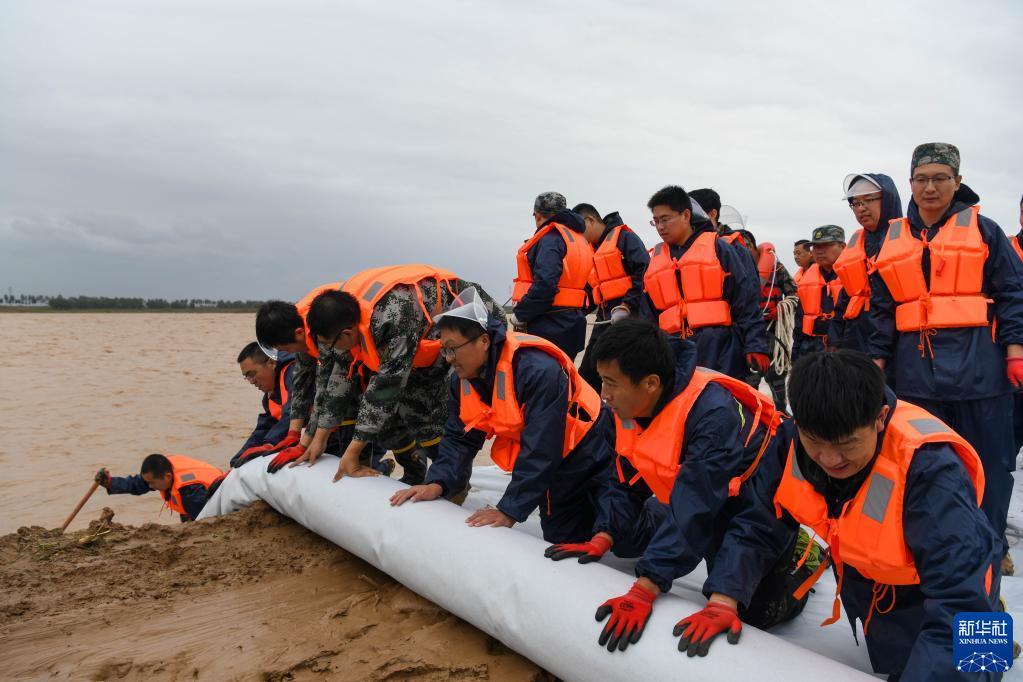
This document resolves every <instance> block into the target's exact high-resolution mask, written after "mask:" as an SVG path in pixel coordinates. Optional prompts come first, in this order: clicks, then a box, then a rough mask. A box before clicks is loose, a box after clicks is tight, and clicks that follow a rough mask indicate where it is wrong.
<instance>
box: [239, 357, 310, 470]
mask: <svg viewBox="0 0 1023 682" xmlns="http://www.w3.org/2000/svg"><path fill="white" fill-rule="evenodd" d="M238 367H239V369H240V370H241V373H242V377H244V378H245V381H247V382H249V383H250V384H252V385H253V386H255V387H256V388H258V389H259V390H260V391H261V392H262V393H263V411H262V412H261V413H260V415H259V417H257V418H256V428H254V429H253V430H252V433H251V434H249V437H248V439H247V440H246V441H245V444H244V445H242V447H241V449H240V450H238V452H237V453H236V454H235V456H234V457H232V458H231V466H232V467H239V466H241V465H242V464H245V463H246V462H248V461H249V460H251V459H254V458H256V457H263V456H265V455H269V454H270V453H272V452H273V451H274V446H275V445H277V443H279V442H281V441H282V440H284V438H285V437H286V436H287V435H288V428H289V425H290V424H291V394H292V392H293V391H294V388H295V384H294V377H295V356H294V355H292V354H291V353H278V354H277V359H276V360H271V359H270V358H269V357H267V355H266V353H264V352H263V349H261V348H260V347H259V344H258V343H257V342H255V341H253V342H252V343H250V344H248V345H247V346H245V348H242V351H241V353H239V354H238Z"/></svg>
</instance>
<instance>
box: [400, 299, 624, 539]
mask: <svg viewBox="0 0 1023 682" xmlns="http://www.w3.org/2000/svg"><path fill="white" fill-rule="evenodd" d="M436 322H437V326H438V328H439V330H440V340H441V352H442V353H443V355H444V358H445V359H446V360H447V361H448V362H449V363H450V364H451V367H452V368H453V369H454V375H452V377H451V388H450V393H451V396H450V399H449V402H448V406H449V407H448V419H447V423H446V424H445V426H444V435H443V437H442V439H441V442H440V449H439V453H438V455H437V459H436V461H434V463H433V466H432V467H430V470H429V472H428V473H427V475H426V481H425V483H424V484H423V485H416V486H412V487H411V488H408V489H407V490H402V491H400V492H397V493H395V494H394V496H393V497H391V504H393V505H395V506H398V505H401V504H402V503H404V502H405V501H406V500H413V501H415V502H419V501H426V500H435V499H437V498H438V497H441V496H450V495H451V494H452V493H454V492H458V488H457V482H458V481H460V480H465V476H466V475H467V473H468V472H469V471H470V469H471V467H472V460H473V458H474V457H475V456H476V454H477V453H478V452H479V451H480V449H481V448H482V447H483V443H484V441H486V440H488V439H490V438H494V439H495V440H494V445H493V449H492V451H491V458H492V459H493V460H494V463H495V464H496V465H497V466H499V467H501V468H502V469H504V470H505V471H510V472H511V475H512V476H511V482H510V483H509V484H508V487H507V489H506V490H505V493H504V496H503V497H502V498H501V501H500V502H498V504H497V507H496V508H494V509H481V510H480V511H477V512H476V513H474V514H473V515H472V516H470V517H469V518H468V519H467V520H466V523H468V524H469V525H470V526H512V525H514V524H515V523H521V522H523V521H525V520H526V518H527V517H528V516H529V515H530V514H531V513H532V512H533V510H535V509H537V508H538V507H539V508H540V527H541V528H542V530H543V536H544V539H546V540H547V541H548V542H579V541H581V540H588V539H589V538H590V535H591V531H592V528H593V522H594V519H595V518H596V503H597V500H598V499H599V497H600V494H601V492H602V491H603V488H604V487H605V486H606V471H607V467H608V466H609V464H610V461H611V447H610V443H611V415H610V412H609V411H608V410H607V409H606V408H604V407H602V405H601V402H600V397H599V396H598V395H597V393H596V391H594V390H593V389H592V388H591V387H590V385H589V384H587V383H586V382H585V381H583V380H582V378H581V377H580V376H579V373H578V372H577V371H576V368H575V365H574V364H572V361H571V360H569V358H568V356H567V355H565V353H564V352H562V351H561V350H560V349H559V348H558V347H557V346H555V345H554V344H552V343H551V342H549V341H546V340H544V339H541V338H540V337H537V336H532V335H529V334H521V333H518V332H509V331H507V330H506V329H505V327H504V325H503V324H502V323H501V322H500V321H498V320H496V319H494V318H493V317H492V316H491V315H489V314H488V312H487V309H486V307H485V306H484V305H483V302H482V300H480V298H479V296H478V294H477V293H476V292H475V291H474V290H473V289H471V288H470V289H468V290H466V291H465V292H463V293H462V294H461V295H460V296H459V298H458V299H456V300H455V301H454V303H453V304H452V306H451V308H450V309H449V310H448V311H447V312H446V313H442V314H441V315H439V316H437V318H436Z"/></svg>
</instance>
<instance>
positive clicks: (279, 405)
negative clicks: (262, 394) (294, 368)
mask: <svg viewBox="0 0 1023 682" xmlns="http://www.w3.org/2000/svg"><path fill="white" fill-rule="evenodd" d="M294 363H295V361H294V360H289V361H288V362H286V363H285V364H284V366H283V367H281V370H280V371H279V372H278V373H277V391H278V393H280V394H281V402H277V401H276V400H274V399H273V395H272V394H267V396H266V408H267V410H268V411H269V412H270V416H271V417H273V418H274V419H276V420H277V421H280V420H281V410H283V409H284V406H285V405H286V404H287V402H288V384H287V383H286V382H285V381H284V373H285V372H287V371H288V367H290V366H291V365H293V364H294Z"/></svg>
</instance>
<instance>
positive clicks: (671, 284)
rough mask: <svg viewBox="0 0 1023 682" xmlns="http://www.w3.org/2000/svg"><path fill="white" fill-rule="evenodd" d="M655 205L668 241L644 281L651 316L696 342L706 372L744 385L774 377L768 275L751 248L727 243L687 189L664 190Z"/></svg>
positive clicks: (656, 249) (654, 254) (656, 222)
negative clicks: (753, 375)
mask: <svg viewBox="0 0 1023 682" xmlns="http://www.w3.org/2000/svg"><path fill="white" fill-rule="evenodd" d="M647 207H648V208H649V209H650V212H651V214H652V215H653V219H652V220H651V221H650V224H651V225H652V226H653V227H655V228H656V229H657V234H658V235H660V237H661V239H662V240H663V243H661V244H658V245H657V246H655V247H654V248H653V250H652V251H651V257H650V265H649V267H648V268H647V271H646V274H645V276H644V280H643V281H644V285H645V288H646V296H645V297H644V298H645V300H644V305H643V315H644V316H645V317H647V318H648V319H651V320H653V321H655V322H657V324H658V325H659V326H660V328H661V329H663V330H664V331H665V332H667V333H668V334H673V335H677V336H679V337H680V338H688V337H692V339H693V341H694V342H695V343H696V364H698V365H699V366H701V367H707V368H708V369H713V370H717V371H719V372H721V373H723V374H727V375H729V376H731V377H735V378H736V379H742V378H744V377H746V376H747V375H748V374H749V373H750V371H756V372H761V373H766V372H767V370H768V366H769V365H770V362H771V361H770V358H769V357H768V355H767V353H768V346H767V331H766V328H765V326H764V318H763V316H762V315H761V312H760V276H759V275H758V274H757V271H756V269H755V268H754V266H753V263H752V262H751V261H750V258H749V254H748V253H747V252H746V250H745V248H744V247H743V246H742V245H734V246H733V245H731V244H728V243H726V242H725V241H724V240H722V239H719V238H718V235H717V233H716V232H715V231H714V226H713V225H712V224H711V222H710V220H708V219H707V218H706V217H702V216H700V217H698V216H697V215H696V214H695V213H694V209H693V204H692V202H691V201H690V199H689V195H688V194H687V193H686V191H685V190H684V189H682V188H681V187H678V186H676V185H670V186H668V187H665V188H663V189H661V190H659V191H658V192H657V193H656V194H654V195H653V196H652V197H651V198H650V201H648V202H647Z"/></svg>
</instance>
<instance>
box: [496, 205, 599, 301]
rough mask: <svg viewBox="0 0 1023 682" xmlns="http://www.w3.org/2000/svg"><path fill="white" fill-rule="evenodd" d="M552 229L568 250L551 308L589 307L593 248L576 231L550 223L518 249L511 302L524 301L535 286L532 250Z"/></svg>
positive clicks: (559, 224)
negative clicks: (587, 297) (531, 260)
mask: <svg viewBox="0 0 1023 682" xmlns="http://www.w3.org/2000/svg"><path fill="white" fill-rule="evenodd" d="M551 230H557V232H558V234H560V235H561V238H562V239H564V240H565V246H566V247H567V251H566V252H565V258H564V260H562V268H561V279H559V280H558V293H557V294H555V295H554V301H553V302H552V303H551V305H553V306H556V307H558V308H582V307H584V306H585V305H586V283H587V281H588V280H589V277H590V271H592V270H593V247H592V246H590V243H589V242H588V241H586V238H585V237H584V236H583V235H581V234H579V233H578V232H573V231H572V230H570V229H568V228H567V227H565V226H564V225H562V224H561V223H547V224H546V225H544V226H543V227H542V228H540V229H539V230H537V232H536V234H534V235H533V236H532V238H531V239H529V241H527V242H526V243H525V244H523V245H522V246H521V247H520V248H519V252H518V255H517V256H516V265H517V268H518V274H517V276H516V277H515V286H514V288H513V289H512V301H514V302H515V303H518V302H519V301H521V300H522V297H523V296H525V295H526V292H527V291H529V287H531V286H533V269H532V268H531V267H530V266H529V258H528V255H529V251H530V249H532V248H533V246H535V245H536V243H537V242H538V241H540V239H541V238H542V237H543V236H544V235H545V234H547V233H548V232H550V231H551Z"/></svg>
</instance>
